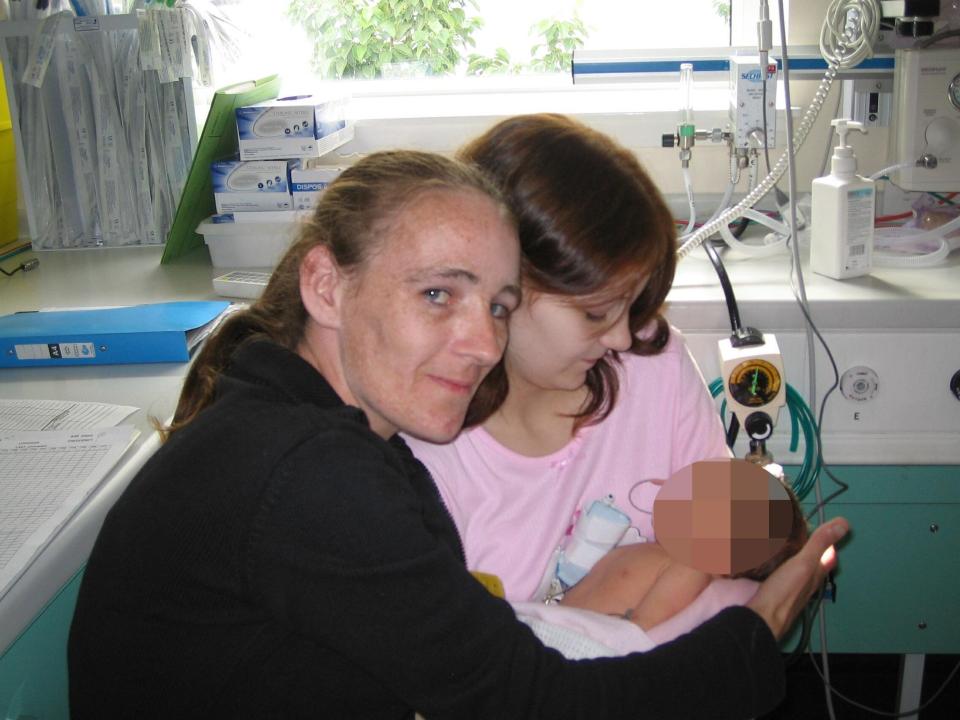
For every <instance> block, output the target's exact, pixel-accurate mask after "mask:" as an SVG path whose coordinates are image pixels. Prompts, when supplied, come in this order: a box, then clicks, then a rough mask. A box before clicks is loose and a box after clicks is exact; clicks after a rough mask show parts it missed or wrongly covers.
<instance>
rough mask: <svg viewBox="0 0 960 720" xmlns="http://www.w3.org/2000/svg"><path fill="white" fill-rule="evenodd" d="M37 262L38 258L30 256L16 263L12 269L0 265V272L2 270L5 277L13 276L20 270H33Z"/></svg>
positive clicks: (38, 262)
mask: <svg viewBox="0 0 960 720" xmlns="http://www.w3.org/2000/svg"><path fill="white" fill-rule="evenodd" d="M39 264H40V261H39V260H37V259H36V258H30V259H29V260H24V261H23V262H22V263H20V264H19V265H17V266H16V267H15V268H14V269H13V270H5V269H4V268H2V267H0V272H2V273H3V274H4V275H6V276H7V277H13V276H14V275H16V274H17V273H18V272H21V271H22V272H28V271H30V270H33V269H34V268H35V267H37V265H39Z"/></svg>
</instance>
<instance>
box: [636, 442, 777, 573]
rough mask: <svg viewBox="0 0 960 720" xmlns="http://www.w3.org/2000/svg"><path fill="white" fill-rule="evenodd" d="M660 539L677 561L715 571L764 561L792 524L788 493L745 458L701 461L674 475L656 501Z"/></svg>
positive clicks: (734, 569)
mask: <svg viewBox="0 0 960 720" xmlns="http://www.w3.org/2000/svg"><path fill="white" fill-rule="evenodd" d="M653 525H654V530H655V531H656V534H657V541H658V542H659V543H660V545H661V546H662V547H663V549H664V550H666V552H667V553H668V554H669V555H670V556H671V557H672V558H673V559H674V560H676V561H677V562H681V563H683V564H684V565H689V566H690V567H694V568H696V569H698V570H702V571H704V572H708V573H711V574H713V575H732V574H736V573H740V572H743V571H745V570H749V569H751V568H754V567H757V566H758V565H761V564H763V563H764V562H766V561H767V560H769V559H770V558H771V557H773V556H774V555H775V554H776V553H777V551H779V550H780V548H781V547H783V545H784V544H785V543H786V540H787V538H788V537H789V535H790V530H791V528H792V525H793V510H792V506H791V500H790V497H789V496H788V495H787V491H786V490H785V489H784V487H783V485H781V484H780V481H779V480H777V478H775V477H773V475H771V474H770V473H768V472H767V471H766V470H764V469H763V468H762V467H760V466H759V465H756V464H754V463H751V462H747V461H746V460H738V459H730V458H722V459H718V460H702V461H699V462H695V463H693V464H692V465H688V466H686V467H685V468H682V469H681V470H678V471H677V472H676V473H674V474H673V475H672V476H671V477H670V478H669V479H668V480H667V481H666V482H665V483H664V485H663V487H662V488H661V490H660V492H659V494H658V495H657V499H656V501H655V502H654V504H653Z"/></svg>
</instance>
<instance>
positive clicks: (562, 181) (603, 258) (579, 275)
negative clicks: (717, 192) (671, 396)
mask: <svg viewBox="0 0 960 720" xmlns="http://www.w3.org/2000/svg"><path fill="white" fill-rule="evenodd" d="M458 157H460V158H461V159H464V160H467V161H469V162H472V163H474V164H476V165H478V166H479V167H480V168H482V169H483V170H484V171H486V172H487V173H488V174H489V175H490V176H491V177H492V178H493V180H494V181H495V182H496V183H497V184H498V185H499V186H500V188H501V190H502V191H503V193H504V195H505V197H506V199H507V203H508V204H509V205H510V207H511V209H512V210H513V212H514V214H515V215H516V217H517V222H518V227H519V231H520V244H521V248H522V250H523V254H522V258H523V259H522V264H521V275H522V282H523V287H524V289H530V290H533V291H534V292H538V293H545V294H554V295H565V296H568V297H570V298H571V299H573V298H575V297H576V296H588V295H595V294H598V293H603V292H605V291H607V290H609V289H610V288H611V287H612V286H613V287H615V286H617V285H619V284H625V283H626V282H627V281H629V280H631V279H634V280H639V279H641V278H646V279H647V284H646V286H645V287H644V289H643V292H641V293H640V296H639V297H638V298H637V299H636V301H635V302H634V303H633V305H631V307H630V310H629V312H630V329H631V330H632V331H633V334H634V342H633V347H631V348H630V350H629V352H632V353H636V354H638V355H652V354H656V353H658V352H660V351H661V350H662V349H663V347H664V346H665V345H666V343H667V340H668V338H669V327H668V326H667V323H666V320H664V318H663V316H662V315H661V314H660V311H661V308H662V306H663V303H664V300H665V299H666V296H667V293H668V292H669V290H670V286H671V284H672V283H673V275H674V271H675V269H676V228H675V226H674V224H673V217H672V215H671V213H670V211H669V209H668V208H667V205H666V203H665V202H664V201H663V197H662V196H661V195H660V192H659V190H658V189H657V188H656V186H655V185H654V183H653V181H652V180H651V179H650V177H649V176H648V175H647V173H646V171H645V170H644V169H643V168H642V167H641V166H640V163H639V162H638V161H637V159H636V157H635V156H634V155H633V153H631V152H630V151H629V150H627V149H626V148H624V147H622V146H621V145H618V144H617V143H616V142H614V141H613V140H612V139H611V138H609V137H608V136H606V135H604V134H603V133H600V132H597V131H596V130H593V129H591V128H589V127H587V126H586V125H584V124H582V123H580V122H577V121H576V120H573V119H571V118H568V117H565V116H563V115H552V114H540V115H521V116H517V117H513V118H509V119H507V120H504V121H502V122H500V123H498V124H497V125H495V126H494V127H493V128H491V129H490V130H488V131H487V132H486V133H484V134H483V135H481V136H480V137H479V138H477V139H476V140H474V141H473V142H471V143H469V144H468V145H466V146H465V147H464V148H463V149H462V150H461V151H460V153H459V154H458ZM648 325H652V331H650V332H645V333H644V334H643V336H640V335H638V333H639V332H640V330H641V329H644V328H646V327H647V326H648ZM616 360H617V356H616V355H615V354H614V355H611V357H610V359H608V358H604V359H602V360H600V361H599V362H597V363H596V365H594V367H593V368H591V370H590V371H589V372H588V373H587V381H586V385H587V389H588V391H589V397H588V400H587V402H586V404H585V405H584V407H583V408H582V409H581V411H580V412H579V413H577V415H576V416H575V417H576V420H575V427H580V426H582V425H585V424H589V423H596V422H600V421H601V420H603V418H605V417H606V416H607V415H608V414H609V413H610V411H611V410H612V409H613V405H614V403H615V402H616V398H617V391H618V388H619V382H618V377H617V370H616V367H615V366H614V364H613V363H615V362H616ZM508 391H509V385H508V380H507V373H506V370H505V368H504V364H503V362H502V361H501V362H500V363H499V364H498V365H497V366H496V367H495V368H494V369H493V370H492V371H491V372H490V374H489V375H487V378H486V379H485V380H484V382H483V383H482V384H481V386H480V388H479V389H478V391H477V394H476V395H475V396H474V399H473V402H472V403H471V405H470V409H469V411H468V412H467V418H466V425H467V426H471V425H477V424H479V423H482V422H483V421H484V420H486V419H487V418H488V417H489V416H490V415H491V414H492V413H493V412H494V411H496V409H497V408H499V407H500V405H501V404H502V403H503V401H504V399H505V398H506V396H507V392H508Z"/></svg>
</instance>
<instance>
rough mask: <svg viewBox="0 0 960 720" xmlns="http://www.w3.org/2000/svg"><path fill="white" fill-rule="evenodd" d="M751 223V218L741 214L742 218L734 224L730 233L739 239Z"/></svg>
mask: <svg viewBox="0 0 960 720" xmlns="http://www.w3.org/2000/svg"><path fill="white" fill-rule="evenodd" d="M749 224H750V220H749V218H745V217H743V216H741V217H740V219H739V220H737V222H736V224H735V225H734V228H733V230H731V231H730V234H731V235H733V236H734V237H735V238H736V239H737V240H739V239H740V236H741V235H743V233H744V232H745V231H746V229H747V226H748V225H749Z"/></svg>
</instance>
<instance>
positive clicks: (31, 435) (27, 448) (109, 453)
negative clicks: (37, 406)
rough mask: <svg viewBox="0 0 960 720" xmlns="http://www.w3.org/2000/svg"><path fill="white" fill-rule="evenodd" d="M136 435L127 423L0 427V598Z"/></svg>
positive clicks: (136, 432)
mask: <svg viewBox="0 0 960 720" xmlns="http://www.w3.org/2000/svg"><path fill="white" fill-rule="evenodd" d="M139 434H140V433H139V431H138V430H137V429H136V428H134V427H132V426H129V425H122V426H120V427H111V428H103V429H99V430H78V431H69V430H56V431H49V430H46V431H39V430H38V431H28V432H6V431H4V432H0V598H2V597H3V596H4V595H5V594H6V592H7V591H8V590H9V589H10V587H11V586H12V585H13V583H14V582H15V581H16V580H17V579H18V578H19V577H20V576H21V575H22V574H23V573H24V572H25V571H26V570H27V568H28V567H30V564H31V563H32V562H33V560H34V559H35V558H36V557H37V556H38V555H39V554H40V551H41V550H43V548H45V547H46V546H47V545H48V544H49V543H50V541H51V540H52V539H53V538H54V537H55V536H56V534H57V532H59V530H60V529H61V528H62V527H63V526H64V525H66V523H67V521H68V520H70V518H71V517H73V515H74V514H75V513H76V512H77V510H79V509H80V507H81V506H82V505H83V503H84V502H85V501H86V499H87V498H88V497H90V495H91V494H92V493H93V491H94V490H95V489H96V488H97V486H98V485H99V484H100V483H101V482H102V481H103V479H104V478H105V477H106V476H107V474H108V473H109V472H110V470H111V469H112V468H113V466H114V465H116V464H117V462H118V461H119V460H120V458H121V457H122V456H123V454H124V453H125V452H126V450H127V448H129V447H130V445H131V444H132V443H133V441H134V440H135V439H136V437H137V435H139Z"/></svg>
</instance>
